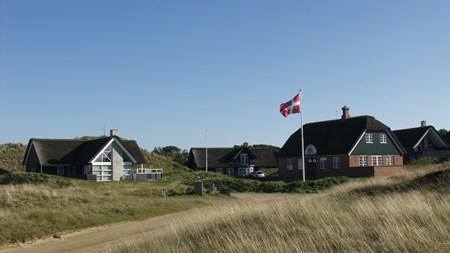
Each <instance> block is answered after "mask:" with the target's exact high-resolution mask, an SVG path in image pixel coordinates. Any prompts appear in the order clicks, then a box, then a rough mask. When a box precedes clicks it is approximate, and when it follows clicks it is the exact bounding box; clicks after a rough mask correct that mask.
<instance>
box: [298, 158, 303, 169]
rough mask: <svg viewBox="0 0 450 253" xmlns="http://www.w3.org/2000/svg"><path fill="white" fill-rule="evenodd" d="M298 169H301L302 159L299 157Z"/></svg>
mask: <svg viewBox="0 0 450 253" xmlns="http://www.w3.org/2000/svg"><path fill="white" fill-rule="evenodd" d="M298 169H299V170H302V169H303V160H302V159H301V158H299V159H298Z"/></svg>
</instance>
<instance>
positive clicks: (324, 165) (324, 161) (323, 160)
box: [319, 157, 327, 170]
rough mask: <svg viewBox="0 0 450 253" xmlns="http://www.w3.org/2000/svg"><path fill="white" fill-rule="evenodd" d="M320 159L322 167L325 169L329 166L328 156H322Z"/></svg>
mask: <svg viewBox="0 0 450 253" xmlns="http://www.w3.org/2000/svg"><path fill="white" fill-rule="evenodd" d="M319 161H320V169H322V170H325V169H326V168H327V158H326V157H321V158H320V160H319Z"/></svg>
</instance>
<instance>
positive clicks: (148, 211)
mask: <svg viewBox="0 0 450 253" xmlns="http://www.w3.org/2000/svg"><path fill="white" fill-rule="evenodd" d="M176 187H177V186H176V185H164V184H161V183H159V182H113V183H111V182H106V183H99V182H88V181H82V180H74V179H67V178H63V177H57V176H50V175H46V174H37V173H19V174H12V175H4V176H2V177H0V245H2V244H6V243H14V242H24V241H28V240H32V239H36V238H40V237H45V236H51V235H53V234H59V233H61V232H63V231H70V230H77V229H81V228H87V227H92V226H100V225H105V224H110V223H114V222H122V221H131V220H140V219H145V218H149V217H155V216H160V215H163V214H167V213H172V212H177V211H182V210H186V209H190V208H192V207H196V206H203V205H205V203H204V201H203V200H204V199H201V198H198V197H176V196H174V197H170V198H160V197H159V193H160V191H161V189H166V190H168V192H169V193H170V192H171V191H174V192H175V191H176V190H177V189H176ZM172 188H173V189H172Z"/></svg>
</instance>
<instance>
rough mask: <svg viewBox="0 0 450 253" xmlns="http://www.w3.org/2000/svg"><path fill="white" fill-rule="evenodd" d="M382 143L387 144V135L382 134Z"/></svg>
mask: <svg viewBox="0 0 450 253" xmlns="http://www.w3.org/2000/svg"><path fill="white" fill-rule="evenodd" d="M380 143H381V144H387V135H386V134H380Z"/></svg>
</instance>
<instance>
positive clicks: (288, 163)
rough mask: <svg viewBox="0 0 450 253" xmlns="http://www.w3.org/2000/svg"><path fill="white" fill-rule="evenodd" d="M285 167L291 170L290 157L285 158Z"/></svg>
mask: <svg viewBox="0 0 450 253" xmlns="http://www.w3.org/2000/svg"><path fill="white" fill-rule="evenodd" d="M286 169H287V170H292V159H287V160H286Z"/></svg>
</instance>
